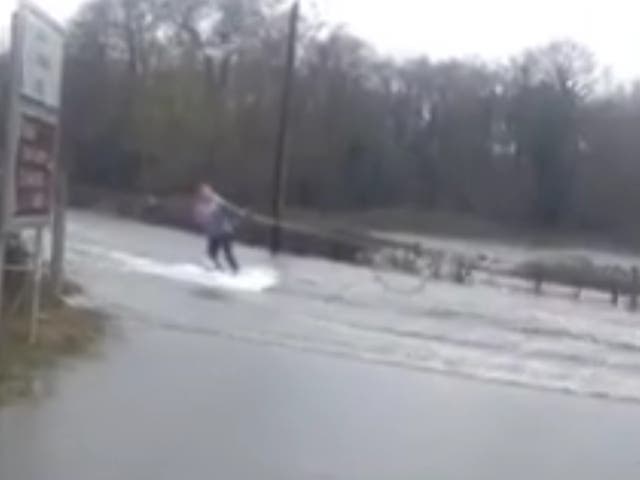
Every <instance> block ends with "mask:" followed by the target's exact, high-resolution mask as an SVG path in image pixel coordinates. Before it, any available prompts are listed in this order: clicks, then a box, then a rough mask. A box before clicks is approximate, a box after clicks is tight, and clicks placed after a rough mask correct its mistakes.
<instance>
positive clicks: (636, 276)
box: [629, 266, 640, 312]
mask: <svg viewBox="0 0 640 480" xmlns="http://www.w3.org/2000/svg"><path fill="white" fill-rule="evenodd" d="M639 294H640V270H638V267H636V266H633V267H631V295H630V297H629V310H631V311H632V312H635V311H636V310H638V295H639Z"/></svg>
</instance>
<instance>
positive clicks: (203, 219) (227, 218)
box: [194, 196, 236, 237]
mask: <svg viewBox="0 0 640 480" xmlns="http://www.w3.org/2000/svg"><path fill="white" fill-rule="evenodd" d="M194 217H195V220H196V222H197V224H198V226H199V227H200V228H201V229H202V231H203V232H204V233H205V234H206V235H207V236H209V237H215V236H221V235H229V234H232V233H233V232H234V230H235V227H236V215H235V213H234V212H233V210H232V209H231V208H229V206H227V204H226V203H225V201H224V200H222V198H220V197H218V196H215V197H210V198H203V197H201V198H199V199H198V200H197V201H196V203H195V206H194Z"/></svg>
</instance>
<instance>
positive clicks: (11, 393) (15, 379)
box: [0, 302, 106, 407]
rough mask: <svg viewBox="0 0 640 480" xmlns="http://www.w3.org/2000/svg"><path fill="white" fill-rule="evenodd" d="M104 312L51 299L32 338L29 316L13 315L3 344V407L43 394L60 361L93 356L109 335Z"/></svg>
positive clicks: (0, 351) (8, 319) (0, 399)
mask: <svg viewBox="0 0 640 480" xmlns="http://www.w3.org/2000/svg"><path fill="white" fill-rule="evenodd" d="M103 320H104V315H103V314H101V313H100V312H98V311H96V310H92V309H88V308H79V307H74V306H71V305H67V304H66V303H64V302H55V303H53V302H49V304H48V305H47V306H46V308H45V310H44V312H43V314H42V317H41V318H40V322H39V325H38V334H37V339H36V340H35V341H34V342H30V341H29V334H30V331H29V330H30V329H29V318H28V315H26V314H24V313H18V314H13V315H9V316H7V317H6V320H5V321H6V322H7V323H6V325H5V326H4V331H5V334H6V336H5V338H4V340H3V343H2V345H1V346H0V347H1V348H0V407H2V406H4V405H7V404H12V403H14V402H16V401H19V400H22V399H25V398H31V397H34V396H38V395H39V394H42V393H44V392H42V389H43V387H42V385H43V384H42V382H41V379H43V378H44V377H46V375H47V372H48V371H49V370H50V369H51V368H54V367H55V366H56V365H58V364H59V363H60V362H62V361H64V360H66V359H69V358H74V357H80V356H84V355H90V354H92V353H94V352H96V351H97V350H98V348H99V345H100V341H101V339H102V338H103V336H104V334H105V325H106V324H105V322H104V321H103Z"/></svg>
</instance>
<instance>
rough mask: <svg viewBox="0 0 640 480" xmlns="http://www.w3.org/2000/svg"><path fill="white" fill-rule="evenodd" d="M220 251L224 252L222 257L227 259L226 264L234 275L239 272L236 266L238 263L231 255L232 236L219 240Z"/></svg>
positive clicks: (232, 254) (238, 267)
mask: <svg viewBox="0 0 640 480" xmlns="http://www.w3.org/2000/svg"><path fill="white" fill-rule="evenodd" d="M220 243H221V245H222V250H223V251H224V256H225V257H226V259H227V263H228V264H229V266H230V267H231V269H232V270H233V271H234V273H236V272H238V270H240V266H239V265H238V261H237V260H236V256H235V254H234V253H233V236H232V235H225V236H224V237H223V238H222V240H221V242H220Z"/></svg>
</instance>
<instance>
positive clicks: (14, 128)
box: [0, 13, 22, 351]
mask: <svg viewBox="0 0 640 480" xmlns="http://www.w3.org/2000/svg"><path fill="white" fill-rule="evenodd" d="M20 30H21V16H20V14H19V13H15V14H14V16H13V21H12V29H11V32H12V33H11V63H10V69H11V74H10V83H9V90H8V92H9V93H8V95H9V109H8V111H7V130H6V144H5V146H6V150H5V154H4V159H3V165H2V192H1V200H2V204H1V205H0V351H1V350H2V341H3V340H4V336H5V330H6V328H5V321H6V319H5V315H4V311H3V310H4V273H5V272H4V270H5V252H6V247H7V237H8V235H9V233H10V227H11V225H10V223H11V219H12V217H13V208H14V198H13V197H14V187H15V186H14V179H15V162H16V156H17V152H18V142H19V135H20V122H21V118H20V94H19V89H20V83H21V70H22V65H21V59H20V51H21V48H22V47H21V45H20V42H21V36H22V34H21V32H20Z"/></svg>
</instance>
